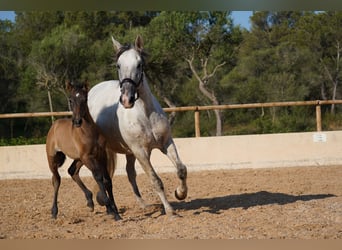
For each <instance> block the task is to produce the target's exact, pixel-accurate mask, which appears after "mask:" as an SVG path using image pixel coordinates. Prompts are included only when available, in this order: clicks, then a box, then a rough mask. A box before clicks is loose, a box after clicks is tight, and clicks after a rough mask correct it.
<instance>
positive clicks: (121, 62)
mask: <svg viewBox="0 0 342 250" xmlns="http://www.w3.org/2000/svg"><path fill="white" fill-rule="evenodd" d="M112 41H113V45H114V49H115V50H116V51H117V54H116V63H117V64H116V65H117V69H118V74H119V81H120V89H121V96H120V103H121V104H122V105H123V106H124V107H125V108H132V107H133V106H134V103H135V101H136V100H137V99H138V98H139V87H140V85H141V83H142V81H143V76H144V69H143V66H144V57H143V55H144V53H143V40H142V38H141V37H140V36H138V37H137V38H136V40H135V44H134V46H132V45H124V46H123V45H121V44H120V43H119V42H118V41H116V40H115V39H114V38H113V37H112Z"/></svg>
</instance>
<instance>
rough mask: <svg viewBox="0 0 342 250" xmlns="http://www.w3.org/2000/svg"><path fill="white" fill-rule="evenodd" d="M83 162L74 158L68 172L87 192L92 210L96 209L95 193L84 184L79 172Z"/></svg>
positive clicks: (88, 204)
mask: <svg viewBox="0 0 342 250" xmlns="http://www.w3.org/2000/svg"><path fill="white" fill-rule="evenodd" d="M82 166H83V163H82V162H81V161H80V160H74V161H73V162H72V164H71V165H70V167H69V169H68V173H69V175H70V176H71V178H72V179H73V180H74V181H75V182H76V183H77V184H78V186H79V187H80V188H81V189H82V191H83V193H84V194H85V197H86V200H87V206H88V207H89V208H90V211H91V212H93V211H94V202H93V194H92V192H91V191H90V190H89V189H88V188H87V187H86V186H85V185H84V183H83V181H82V180H81V178H80V176H79V172H80V169H81V167H82Z"/></svg>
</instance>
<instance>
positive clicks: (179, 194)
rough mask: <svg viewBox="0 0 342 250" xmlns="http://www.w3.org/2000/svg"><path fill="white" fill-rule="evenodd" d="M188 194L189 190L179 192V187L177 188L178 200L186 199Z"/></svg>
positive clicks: (176, 195)
mask: <svg viewBox="0 0 342 250" xmlns="http://www.w3.org/2000/svg"><path fill="white" fill-rule="evenodd" d="M186 196H187V191H185V192H179V191H178V188H177V189H176V190H175V197H176V198H177V200H180V201H181V200H184V199H185V198H186Z"/></svg>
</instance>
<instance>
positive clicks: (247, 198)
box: [172, 191, 335, 214]
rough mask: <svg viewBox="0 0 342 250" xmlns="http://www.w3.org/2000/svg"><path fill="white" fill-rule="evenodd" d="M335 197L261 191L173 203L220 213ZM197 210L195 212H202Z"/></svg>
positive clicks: (185, 208) (181, 207) (187, 208)
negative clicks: (232, 209)
mask: <svg viewBox="0 0 342 250" xmlns="http://www.w3.org/2000/svg"><path fill="white" fill-rule="evenodd" d="M329 197H335V195H333V194H313V195H298V196H297V195H289V194H283V193H270V192H267V191H260V192H256V193H245V194H238V195H227V196H222V197H214V198H204V199H194V200H192V201H190V202H184V201H183V202H175V203H173V204H172V205H173V206H174V208H175V209H179V210H182V209H183V210H198V209H201V208H203V211H201V212H208V213H214V214H219V213H220V210H228V209H231V208H243V209H248V208H250V207H254V206H263V205H271V204H279V205H285V204H289V203H293V202H296V201H310V200H318V199H325V198H329ZM201 212H200V211H196V212H195V213H194V214H200V213H201Z"/></svg>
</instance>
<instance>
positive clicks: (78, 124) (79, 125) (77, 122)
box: [73, 119, 82, 127]
mask: <svg viewBox="0 0 342 250" xmlns="http://www.w3.org/2000/svg"><path fill="white" fill-rule="evenodd" d="M73 124H74V125H75V126H76V127H81V125H82V119H75V120H73Z"/></svg>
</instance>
